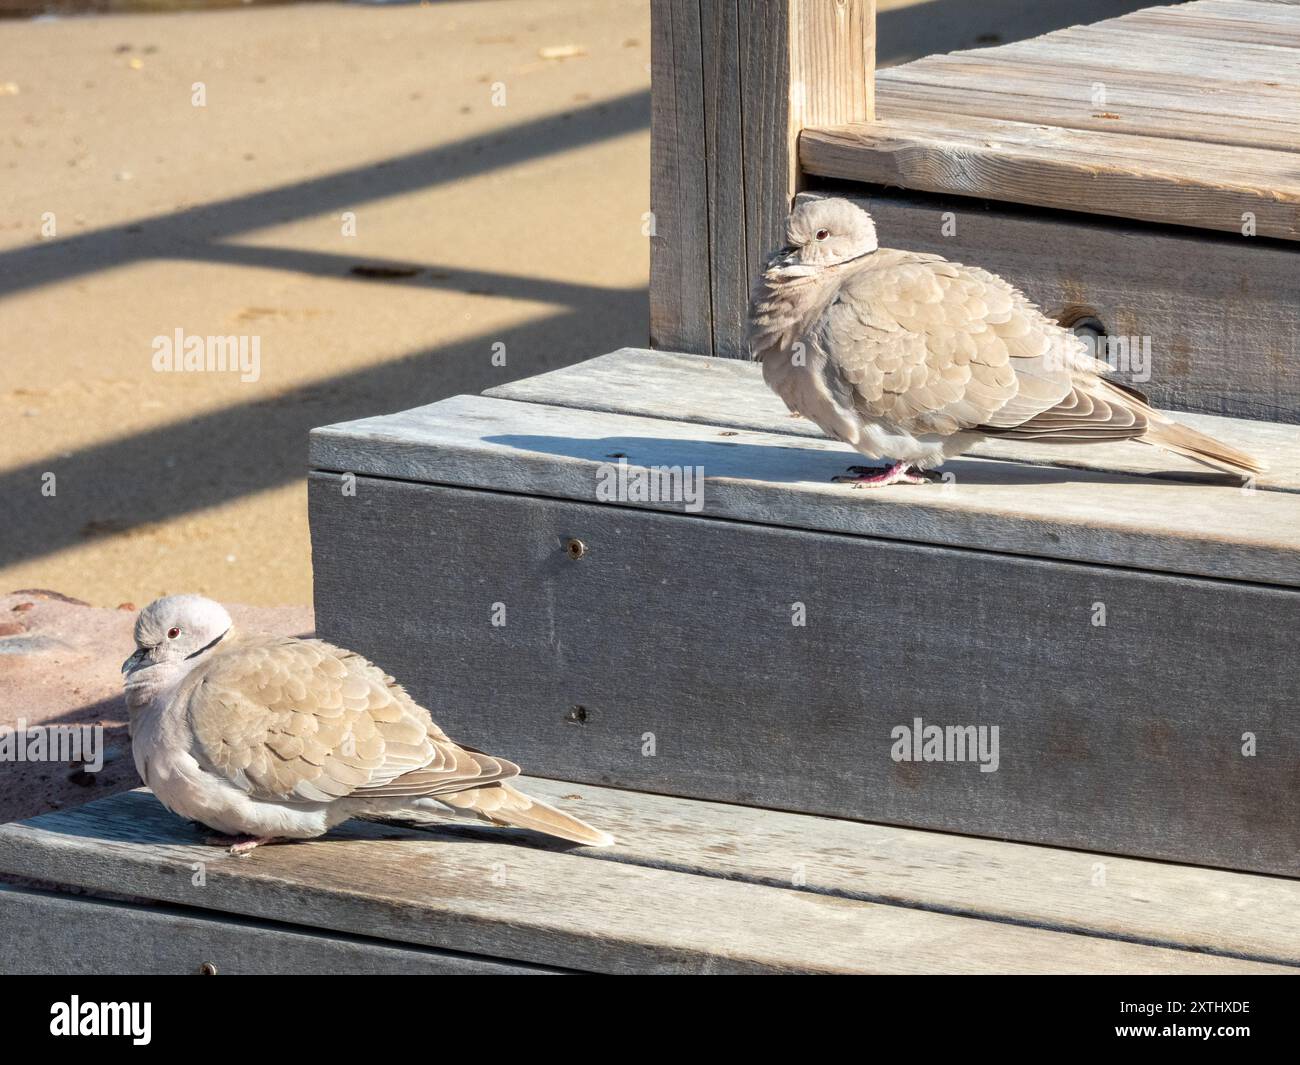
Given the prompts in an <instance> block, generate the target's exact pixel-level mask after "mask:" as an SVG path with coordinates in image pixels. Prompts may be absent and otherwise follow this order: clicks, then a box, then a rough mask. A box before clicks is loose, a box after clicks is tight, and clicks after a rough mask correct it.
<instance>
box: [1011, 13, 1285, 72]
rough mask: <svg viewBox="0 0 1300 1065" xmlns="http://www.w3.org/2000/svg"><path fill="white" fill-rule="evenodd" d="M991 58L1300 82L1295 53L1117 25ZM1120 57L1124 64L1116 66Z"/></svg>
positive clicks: (1066, 33) (1048, 38) (1023, 44)
mask: <svg viewBox="0 0 1300 1065" xmlns="http://www.w3.org/2000/svg"><path fill="white" fill-rule="evenodd" d="M990 53H991V54H992V55H994V56H999V57H1002V58H1005V59H1008V60H1011V61H1012V62H1014V61H1015V60H1017V59H1024V60H1029V61H1044V60H1051V59H1063V60H1066V61H1069V62H1080V61H1082V62H1085V63H1089V64H1090V65H1092V66H1093V67H1094V68H1095V69H1096V70H1097V71H1098V72H1099V73H1100V72H1105V71H1107V70H1110V69H1113V68H1115V67H1116V66H1120V67H1121V68H1122V69H1126V70H1138V71H1159V70H1161V69H1163V70H1164V71H1165V72H1166V73H1167V74H1168V76H1169V77H1170V79H1171V80H1175V79H1178V78H1184V77H1186V78H1193V79H1197V78H1201V77H1208V78H1212V79H1224V80H1240V81H1243V82H1251V81H1264V82H1269V81H1275V82H1281V83H1282V84H1291V85H1294V84H1296V83H1297V81H1300V71H1297V69H1296V54H1295V49H1294V48H1287V47H1278V46H1276V45H1271V44H1253V43H1249V42H1245V41H1214V42H1211V41H1206V40H1202V39H1197V38H1188V37H1179V36H1176V35H1173V34H1169V33H1165V32H1163V31H1159V30H1147V29H1134V28H1130V27H1128V26H1125V25H1123V24H1121V23H1118V22H1111V23H1099V24H1097V25H1093V26H1073V27H1070V28H1069V29H1064V30H1057V31H1055V32H1054V33H1049V34H1046V35H1044V36H1042V37H1034V38H1032V39H1031V40H1028V41H1016V42H1015V43H1013V44H1004V45H1001V46H1000V47H998V48H994V49H991V50H990ZM1117 58H1120V60H1121V61H1120V62H1118V63H1117V61H1116V60H1117Z"/></svg>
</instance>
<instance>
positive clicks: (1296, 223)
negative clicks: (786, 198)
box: [799, 107, 1300, 240]
mask: <svg viewBox="0 0 1300 1065" xmlns="http://www.w3.org/2000/svg"><path fill="white" fill-rule="evenodd" d="M799 148H800V158H801V160H802V162H803V166H804V169H805V170H806V171H808V172H809V173H813V174H819V175H821V176H823V177H829V178H839V179H843V180H849V181H856V182H868V183H871V184H878V185H897V186H899V187H901V188H905V189H915V190H919V191H923V192H939V193H947V194H951V195H957V196H978V197H986V198H988V199H992V200H1005V201H1009V202H1011V203H1019V204H1031V205H1034V206H1038V207H1052V208H1058V209H1062V210H1074V211H1088V212H1092V213H1095V214H1103V215H1112V216H1116V217H1121V218H1135V219H1142V220H1146V221H1152V222H1164V223H1170V224H1174V225H1181V226H1192V227H1198V228H1202V229H1212V230H1219V231H1224V232H1236V233H1240V232H1241V227H1242V219H1243V215H1244V214H1246V213H1247V212H1249V213H1250V214H1252V215H1253V216H1254V218H1255V221H1256V227H1257V232H1258V233H1259V235H1261V236H1268V237H1278V238H1281V239H1285V240H1296V239H1300V176H1297V174H1296V171H1295V168H1294V165H1293V163H1292V161H1291V160H1292V156H1291V155H1290V153H1282V152H1272V151H1265V150H1263V149H1255V148H1241V147H1236V146H1231V145H1216V144H1204V143H1200V142H1184V141H1176V140H1170V139H1168V138H1163V137H1139V136H1131V135H1126V134H1120V133H1101V132H1095V131H1091V130H1072V129H1064V128H1061V127H1057V126H1039V125H1033V124H1031V123H1028V122H1011V121H1004V120H1001V119H993V118H981V117H978V116H972V115H962V114H948V115H942V114H938V113H930V112H926V111H923V110H919V109H907V108H901V107H894V108H893V109H891V110H890V111H884V110H883V109H882V110H881V112H880V115H879V117H878V119H877V121H876V122H875V123H874V124H872V125H870V126H866V125H857V126H840V127H835V128H826V129H809V130H805V131H804V133H803V135H802V137H801V138H800V140H799Z"/></svg>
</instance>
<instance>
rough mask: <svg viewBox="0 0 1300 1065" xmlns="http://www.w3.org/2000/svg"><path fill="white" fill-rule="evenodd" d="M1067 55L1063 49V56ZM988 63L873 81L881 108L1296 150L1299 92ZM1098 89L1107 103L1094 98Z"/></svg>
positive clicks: (1047, 62) (954, 64) (939, 60)
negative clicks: (953, 112) (957, 112)
mask: <svg viewBox="0 0 1300 1065" xmlns="http://www.w3.org/2000/svg"><path fill="white" fill-rule="evenodd" d="M1070 55H1072V53H1071V52H1070V51H1069V50H1068V49H1067V50H1066V56H1070ZM1066 56H1062V57H1059V58H1058V57H1055V56H1054V57H1052V58H1051V59H1047V58H1044V59H1042V60H1036V61H1034V62H1032V63H1031V62H1026V61H1025V60H1023V59H1019V60H1017V59H1011V58H1001V59H998V58H992V57H989V56H986V55H985V54H984V53H982V52H958V53H955V54H953V55H947V56H932V57H930V58H927V59H926V60H925V61H924V62H922V63H908V64H906V65H904V66H901V67H895V68H894V69H892V70H887V71H883V72H882V73H881V74H880V81H879V85H878V93H879V100H880V105H881V110H882V112H883V113H885V114H888V113H889V112H890V111H891V110H892V109H894V108H896V107H897V108H918V107H920V108H924V109H926V110H931V111H948V110H952V109H958V110H960V111H961V113H962V114H968V115H980V116H982V117H984V118H1001V119H1009V120H1012V121H1016V122H1037V123H1042V124H1044V125H1050V126H1063V127H1067V128H1069V129H1091V130H1099V131H1103V132H1106V133H1135V134H1141V135H1143V136H1152V137H1173V138H1181V139H1184V140H1212V141H1213V142H1214V143H1216V144H1239V145H1242V146H1245V147H1252V148H1273V149H1281V150H1283V151H1290V150H1291V149H1292V148H1293V147H1295V145H1296V144H1298V143H1300V116H1297V115H1296V107H1295V100H1296V94H1297V92H1298V91H1300V86H1284V85H1280V84H1278V83H1276V82H1273V83H1266V82H1261V81H1257V80H1252V81H1249V82H1246V83H1245V84H1242V83H1240V82H1235V81H1231V80H1227V79H1222V80H1210V79H1207V78H1195V79H1192V78H1188V79H1185V80H1182V81H1179V82H1176V83H1171V81H1170V75H1169V72H1168V71H1167V70H1160V71H1133V70H1130V69H1123V70H1118V71H1114V72H1111V73H1108V74H1107V75H1106V80H1105V81H1104V82H1102V83H1099V82H1097V81H1096V80H1095V79H1096V78H1098V77H1099V75H1098V74H1097V73H1096V69H1095V66H1092V67H1090V66H1088V65H1087V61H1086V60H1083V59H1079V58H1078V57H1077V56H1075V57H1074V61H1073V62H1071V61H1070V60H1069V59H1068V58H1066ZM1097 84H1102V85H1103V87H1104V90H1105V98H1104V101H1102V102H1096V101H1094V100H1093V98H1092V94H1093V92H1094V88H1093V87H1094V85H1097Z"/></svg>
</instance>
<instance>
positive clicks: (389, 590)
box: [309, 350, 1300, 875]
mask: <svg viewBox="0 0 1300 1065" xmlns="http://www.w3.org/2000/svg"><path fill="white" fill-rule="evenodd" d="M756 375H757V368H756V367H754V366H747V365H742V364H739V363H735V362H731V361H727V360H712V359H704V358H702V357H698V356H674V355H664V354H655V353H649V352H638V351H635V350H626V351H622V352H616V353H613V354H611V355H609V356H605V357H602V358H601V359H597V360H592V361H591V362H589V363H585V364H582V365H580V366H578V367H574V368H571V369H569V370H564V371H557V372H555V373H553V374H549V375H545V376H543V377H541V378H537V379H534V380H531V381H528V382H518V383H515V384H513V385H508V386H503V387H502V388H500V389H497V390H494V394H493V395H490V396H484V397H470V396H462V397H457V398H455V399H452V400H447V401H444V402H443V403H438V404H433V405H431V406H429V407H423V408H419V409H417V410H413V411H407V412H404V413H402V414H397V415H391V416H385V417H381V418H371V419H363V420H361V421H358V422H351V423H347V424H345V425H340V426H330V427H325V428H322V429H319V430H316V431H315V432H313V434H312V442H311V463H312V466H313V471H314V472H313V473H312V475H311V477H310V480H309V497H310V507H311V523H312V536H313V552H314V556H313V559H314V568H315V587H316V617H317V625H318V631H319V632H320V634H321V635H322V636H324V637H326V638H328V639H332V640H334V641H335V642H338V643H341V644H343V645H345V646H349V647H352V648H354V649H356V650H359V651H361V652H362V653H365V654H367V655H368V656H369V657H371V658H373V659H374V660H376V661H378V662H379V663H380V664H381V665H383V666H384V668H385V669H387V670H388V671H389V672H391V673H393V674H394V675H395V676H397V677H399V678H401V679H402V681H403V682H404V683H406V684H407V686H408V687H409V688H410V690H411V691H412V692H413V693H414V694H415V695H416V697H417V698H419V699H421V700H422V701H424V703H425V704H426V705H428V706H429V707H430V708H431V709H432V710H433V712H434V715H435V717H437V718H438V720H439V721H440V722H442V723H443V724H444V725H445V726H446V727H447V728H448V729H449V731H450V732H451V734H452V735H454V736H460V737H462V738H463V739H464V740H465V741H466V742H469V743H473V744H474V745H475V746H479V747H483V748H486V749H493V750H501V751H502V752H503V753H509V754H511V755H512V756H517V758H518V760H520V761H521V762H522V764H524V765H525V766H527V767H528V768H529V769H530V770H531V771H534V772H538V773H540V774H542V775H545V776H554V777H558V778H562V779H569V780H578V781H583V782H586V783H593V784H606V785H613V786H617V787H622V788H630V789H636V790H645V791H656V792H663V793H669V794H675V795H681V796H686V797H691V798H700V799H711V800H718V801H725V802H739V803H747V804H754V805H760V806H767V807H774V808H782V809H789V810H794V811H800V812H807V813H814V814H823V815H828V816H835V817H845V818H859V819H863V820H869V821H876V822H888V823H894V824H899V825H907V826H914V827H921V828H930V829H941V830H946V831H954V832H961V833H967V834H971V835H982V836H992V837H1002V838H1009V839H1016V840H1023V841H1027V842H1037V843H1047V844H1053V845H1059V846H1068V847H1073V848H1080V849H1094V850H1100V851H1111V852H1117V853H1124V854H1132V855H1139V856H1144V857H1154V858H1162V859H1168V860H1175V861H1182V862H1195V863H1202V864H1206V865H1220V866H1225V867H1230V868H1238V869H1246V870H1253V871H1258V872H1268V873H1280V874H1284V875H1297V874H1300V861H1298V859H1297V856H1298V855H1300V780H1298V779H1297V776H1296V766H1297V765H1300V723H1298V722H1297V718H1296V716H1295V710H1294V708H1295V705H1296V698H1297V695H1298V694H1300V692H1298V691H1297V682H1296V678H1295V672H1294V669H1293V668H1292V665H1291V662H1292V659H1293V656H1294V650H1295V633H1296V632H1297V631H1300V591H1297V588H1298V587H1300V492H1298V491H1297V488H1300V478H1298V476H1297V474H1298V471H1300V462H1298V455H1300V450H1298V449H1297V444H1296V440H1295V437H1296V431H1295V430H1294V428H1292V427H1278V426H1270V425H1267V424H1263V423H1258V422H1238V421H1233V420H1230V419H1217V420H1211V419H1189V421H1194V422H1195V423H1196V424H1197V425H1198V426H1200V427H1202V428H1205V429H1207V430H1208V431H1212V432H1215V433H1218V434H1220V435H1222V436H1223V437H1224V438H1225V439H1227V440H1229V441H1231V442H1233V443H1237V444H1240V445H1241V446H1247V447H1250V448H1252V449H1254V450H1257V451H1258V452H1259V453H1260V454H1261V455H1262V456H1263V457H1265V458H1266V459H1267V460H1268V461H1269V462H1270V463H1271V465H1272V467H1273V472H1272V473H1271V474H1270V475H1269V476H1268V477H1267V478H1266V479H1263V480H1261V482H1260V483H1259V485H1258V486H1257V487H1256V488H1254V489H1253V490H1249V491H1243V490H1241V489H1240V488H1237V487H1233V486H1231V485H1227V484H1223V483H1213V476H1214V475H1204V474H1200V473H1196V472H1194V471H1192V470H1191V469H1190V468H1189V467H1187V466H1184V465H1182V463H1181V460H1178V459H1176V458H1174V457H1172V456H1170V457H1168V460H1167V461H1166V457H1165V456H1162V455H1160V454H1158V453H1156V452H1154V451H1152V450H1151V449H1143V448H1142V447H1141V446H1140V445H1135V444H1125V445H1114V446H1113V447H1112V446H1111V445H1106V446H1105V447H1100V446H1099V447H1098V448H1097V450H1096V452H1095V453H1088V452H1086V451H1084V450H1082V449H1079V450H1076V449H1067V450H1064V451H1062V452H1059V453H1056V454H1054V455H1050V456H1049V455H1046V454H1045V453H1044V452H1043V450H1042V448H1041V447H1038V448H1018V447H1015V446H1014V445H1008V444H1006V443H1005V442H1004V443H1000V444H998V445H996V446H995V445H989V446H988V447H987V448H986V450H985V451H984V453H983V454H982V455H979V456H974V457H970V458H966V459H961V460H957V461H954V462H953V463H951V464H949V466H948V467H946V469H947V470H949V471H950V472H951V474H952V476H953V480H952V481H951V482H950V483H947V484H942V485H932V486H920V487H918V486H895V487H892V488H889V489H885V490H882V491H878V492H877V491H872V492H861V491H856V490H854V489H853V488H851V487H849V486H845V485H839V484H833V483H831V477H832V476H833V475H835V474H837V473H840V472H842V471H843V469H844V468H845V467H846V466H848V465H849V464H851V463H852V462H854V461H855V460H856V458H857V456H855V455H854V454H853V453H852V452H851V451H849V450H848V449H847V448H845V447H844V446H843V445H840V444H838V443H835V442H832V441H829V440H826V439H824V438H821V437H819V436H817V435H815V434H814V433H812V432H811V431H810V430H809V428H808V427H806V426H805V425H803V423H801V422H799V421H796V420H795V419H792V418H790V417H789V416H788V415H787V414H786V413H785V412H784V411H782V410H781V409H780V406H779V404H778V403H777V401H776V400H775V399H772V398H771V397H768V396H767V394H766V392H765V391H764V390H763V389H762V386H761V383H760V382H759V381H758V380H757V376H756ZM1044 459H1048V460H1049V461H1053V462H1055V463H1060V464H1055V465H1045V464H1043V461H1044ZM623 461H625V462H626V463H628V465H629V468H630V469H633V470H636V469H648V468H654V467H687V468H693V467H695V466H699V467H701V468H702V471H703V480H702V498H701V499H700V500H699V502H700V506H699V508H698V509H695V508H694V507H687V506H686V505H685V504H684V503H683V502H682V501H680V500H678V501H674V500H672V499H662V500H658V501H655V500H637V499H628V498H624V499H616V500H613V501H603V500H602V498H601V497H600V495H599V493H598V485H599V484H600V483H602V481H601V479H602V477H603V476H604V475H605V474H608V473H612V472H613V471H615V470H616V469H617V467H618V464H619V463H620V462H623ZM1064 463H1073V464H1074V465H1064ZM1173 470H1181V471H1183V473H1184V474H1186V475H1189V476H1190V479H1188V480H1182V481H1178V480H1172V479H1169V476H1168V474H1169V471H1173ZM353 489H355V491H353ZM574 542H578V543H580V544H581V548H580V549H577V550H575V549H574V546H573V545H574ZM502 610H504V611H505V616H504V624H494V623H493V617H494V616H496V615H498V614H500V612H501V611H502ZM800 621H802V622H803V624H800V623H799V622H800ZM917 719H920V720H921V722H922V728H924V725H926V724H932V725H938V726H941V727H949V726H950V727H952V728H954V729H957V728H964V727H966V726H971V727H979V726H984V727H986V728H992V727H993V726H997V727H998V729H999V735H1000V736H1001V741H1000V742H1001V743H1002V744H1003V748H1002V750H1003V754H1002V757H1001V762H1000V765H999V767H998V768H997V770H996V771H986V772H981V771H980V768H979V767H977V766H975V765H973V764H962V765H953V764H949V763H934V762H926V761H924V760H922V761H914V760H905V759H904V758H903V757H902V752H901V751H897V750H895V748H894V747H893V740H892V737H894V734H895V731H896V730H898V729H900V728H903V727H907V728H911V727H913V725H914V723H915V722H916V721H917ZM986 735H987V736H989V737H991V736H992V735H993V734H992V733H991V732H987V733H986ZM647 745H649V746H650V747H652V748H653V753H652V754H646V753H644V751H645V750H646V747H647ZM896 755H897V757H896Z"/></svg>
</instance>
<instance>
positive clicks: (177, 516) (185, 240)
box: [0, 0, 1140, 607]
mask: <svg viewBox="0 0 1300 1065" xmlns="http://www.w3.org/2000/svg"><path fill="white" fill-rule="evenodd" d="M1136 6H1140V5H1138V4H1136V3H1123V2H1119V0H1088V2H1076V3H1069V2H1065V0H1062V2H1059V3H1046V2H1043V0H1001V2H998V3H990V4H981V3H973V2H967V0H930V2H927V3H917V2H915V0H882V3H881V10H882V14H881V17H880V38H881V54H882V60H883V61H884V62H889V61H896V60H899V59H903V58H911V57H913V56H915V55H920V54H923V53H925V52H928V51H936V50H945V49H950V48H955V47H969V46H972V45H974V44H976V43H994V42H996V41H998V40H1006V39H1010V38H1012V37H1016V36H1024V35H1027V34H1032V33H1037V32H1042V31H1043V30H1046V29H1049V28H1051V27H1053V26H1055V25H1064V24H1068V23H1070V22H1078V21H1089V20H1091V19H1094V18H1098V17H1104V16H1106V15H1111V14H1115V13H1117V12H1118V11H1121V10H1125V9H1129V8H1132V7H1136ZM649 31H650V27H649V5H648V3H647V2H646V0H476V2H469V3H449V2H438V3H432V4H420V5H418V6H400V7H399V6H347V5H333V4H313V5H303V6H289V7H259V8H245V9H241V10H219V11H208V12H200V13H186V14H175V15H173V14H154V15H113V16H98V17H86V18H76V19H59V20H43V21H10V22H4V23H0V56H2V57H3V59H2V60H0V143H3V145H4V151H3V154H0V182H2V183H3V186H2V187H3V189H4V196H3V197H0V352H2V353H3V354H2V357H0V507H2V508H3V509H2V513H0V591H4V590H8V589H13V588H23V587H44V588H57V589H59V590H60V591H62V592H64V593H67V594H69V595H72V596H75V597H77V598H80V599H85V600H88V601H90V602H92V603H96V604H100V605H105V606H110V607H111V606H115V605H117V604H118V603H119V602H121V601H124V600H131V601H134V602H137V603H141V604H143V603H144V602H146V601H148V600H149V599H151V598H153V597H154V596H157V595H161V594H164V593H169V592H177V591H198V592H203V593H206V594H208V595H212V596H214V597H216V598H220V599H223V600H227V601H240V602H246V603H253V604H272V603H299V604H303V603H308V602H310V601H311V559H310V545H309V542H308V535H307V521H306V512H305V491H304V485H303V473H304V468H305V439H306V433H307V430H308V429H310V428H311V427H312V426H316V425H323V424H328V423H330V422H336V421H341V420H345V419H349V418H355V417H360V416H364V415H372V414H377V413H381V412H385V411H392V410H399V409H403V408H407V407H411V406H415V405H418V404H422V403H428V402H432V401H434V400H437V399H440V398H443V397H445V396H448V395H453V394H456V393H458V392H470V391H478V390H481V389H483V388H486V387H489V386H491V385H493V384H497V383H500V382H502V381H505V380H509V379H513V378H516V377H520V376H525V375H528V374H533V373H537V372H540V371H543V370H546V369H549V368H552V367H554V366H557V365H560V364H563V363H566V362H572V361H577V360H579V359H582V358H585V357H588V356H591V355H595V354H599V353H602V352H604V351H608V350H610V349H612V348H615V347H618V346H620V345H623V344H638V343H644V341H645V339H646V320H647V297H646V292H645V284H646V277H647V271H648V262H649V252H648V246H647V240H646V238H645V237H644V236H643V235H642V232H641V225H642V223H641V216H642V213H643V212H644V211H646V210H647V209H648V207H649V203H648V200H649V190H648V172H649V171H648V168H649V61H650V50H649ZM197 83H201V84H202V89H203V92H204V93H205V94H206V99H205V106H201V107H200V106H195V105H194V93H195V91H196V84H197ZM494 90H495V92H496V100H495V101H494V99H493V95H494ZM502 93H504V96H502ZM495 103H502V104H503V106H495ZM348 212H351V213H352V215H354V216H355V234H353V233H352V232H351V230H350V227H349V226H348V225H347V217H349V216H348V215H347V213H348ZM43 226H45V227H47V229H49V230H50V231H47V232H46V233H44V234H43V233H42V227H43ZM50 227H52V229H51V228H50ZM376 265H385V266H387V267H390V268H392V271H391V272H392V273H393V274H394V276H388V277H375V276H373V271H371V273H370V274H369V275H367V274H366V273H365V271H364V269H363V271H362V272H361V273H358V272H356V270H355V268H357V267H362V268H366V267H374V266H376ZM178 329H180V330H183V331H184V333H185V334H187V335H197V336H208V335H243V336H247V337H250V338H256V339H257V341H258V343H259V345H260V373H259V375H258V377H257V380H255V381H246V382H245V381H241V380H239V379H238V377H237V376H236V375H234V374H230V373H226V374H217V373H173V374H168V373H159V372H155V370H154V369H153V366H152V360H153V355H154V346H153V345H154V338H155V337H160V336H161V337H170V336H173V335H174V334H175V331H176V330H178ZM496 345H504V350H505V354H506V365H505V366H497V365H494V363H493V352H494V350H496V351H500V350H501V349H500V348H498V347H496ZM49 475H52V477H51V476H49ZM51 489H52V494H51Z"/></svg>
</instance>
